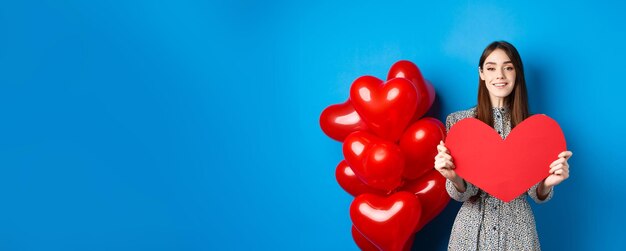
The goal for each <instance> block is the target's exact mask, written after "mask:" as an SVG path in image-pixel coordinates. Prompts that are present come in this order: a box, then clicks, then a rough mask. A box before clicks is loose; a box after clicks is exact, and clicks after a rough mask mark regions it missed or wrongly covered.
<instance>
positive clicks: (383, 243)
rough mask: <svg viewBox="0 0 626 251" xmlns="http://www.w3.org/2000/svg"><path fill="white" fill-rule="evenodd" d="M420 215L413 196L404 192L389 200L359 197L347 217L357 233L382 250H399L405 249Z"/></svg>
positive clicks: (419, 209) (376, 197)
mask: <svg viewBox="0 0 626 251" xmlns="http://www.w3.org/2000/svg"><path fill="white" fill-rule="evenodd" d="M421 213H422V208H421V205H420V202H419V200H418V199H417V197H416V196H415V194H412V193H409V192H403V191H402V192H397V193H394V194H392V195H391V196H389V197H382V196H378V195H374V194H361V195H359V196H357V197H356V198H355V199H354V201H353V202H352V204H351V205H350V218H351V219H352V223H353V224H354V226H355V227H356V229H357V230H358V232H360V233H361V234H362V235H363V236H365V237H366V238H367V240H369V241H370V242H371V243H373V244H374V245H375V246H377V247H378V248H379V249H380V250H385V251H402V250H403V249H404V248H405V247H406V245H407V243H408V242H409V241H410V239H411V238H413V234H414V233H415V231H414V230H415V228H416V227H417V224H418V223H419V220H420V215H421Z"/></svg>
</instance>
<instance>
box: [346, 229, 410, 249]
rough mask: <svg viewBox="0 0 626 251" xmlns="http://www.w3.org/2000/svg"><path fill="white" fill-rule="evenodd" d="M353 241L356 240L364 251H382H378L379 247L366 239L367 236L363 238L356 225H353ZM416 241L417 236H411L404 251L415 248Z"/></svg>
mask: <svg viewBox="0 0 626 251" xmlns="http://www.w3.org/2000/svg"><path fill="white" fill-rule="evenodd" d="M352 239H353V240H354V243H356V245H357V246H358V247H359V248H360V249H361V250H362V251H378V250H380V249H378V247H377V246H376V245H374V244H373V243H372V242H370V241H369V240H368V239H367V238H365V236H363V235H362V234H361V233H360V232H359V230H357V229H356V227H354V225H352ZM414 240H415V235H411V237H409V240H408V241H407V242H406V244H405V245H404V249H403V250H404V251H411V248H412V247H413V241H414Z"/></svg>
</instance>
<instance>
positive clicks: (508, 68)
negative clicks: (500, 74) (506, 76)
mask: <svg viewBox="0 0 626 251" xmlns="http://www.w3.org/2000/svg"><path fill="white" fill-rule="evenodd" d="M504 69H505V70H507V71H512V70H515V68H513V67H512V66H508V67H505V68H504Z"/></svg>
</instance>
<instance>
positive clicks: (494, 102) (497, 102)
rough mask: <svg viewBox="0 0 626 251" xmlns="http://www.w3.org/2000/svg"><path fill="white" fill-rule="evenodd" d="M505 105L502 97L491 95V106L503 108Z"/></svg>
mask: <svg viewBox="0 0 626 251" xmlns="http://www.w3.org/2000/svg"><path fill="white" fill-rule="evenodd" d="M505 106H506V103H505V102H504V98H497V97H491V107H496V108H503V107H505Z"/></svg>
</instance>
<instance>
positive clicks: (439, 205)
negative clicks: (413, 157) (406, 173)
mask: <svg viewBox="0 0 626 251" xmlns="http://www.w3.org/2000/svg"><path fill="white" fill-rule="evenodd" d="M400 190H402V191H407V192H411V193H413V194H415V195H417V198H418V199H419V201H420V204H422V217H420V222H419V224H418V225H417V228H416V229H415V232H418V231H420V230H421V229H422V227H424V225H426V224H427V223H428V222H430V221H431V220H432V219H434V218H435V217H436V216H437V215H439V213H441V211H443V209H444V208H446V206H447V205H448V202H450V196H449V195H448V192H447V191H446V178H444V177H443V176H441V174H440V173H439V172H437V171H436V170H434V169H431V170H430V171H429V172H428V173H426V174H425V175H424V176H422V177H421V178H420V179H418V180H415V181H412V182H409V183H407V184H405V185H403V186H402V188H400Z"/></svg>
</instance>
